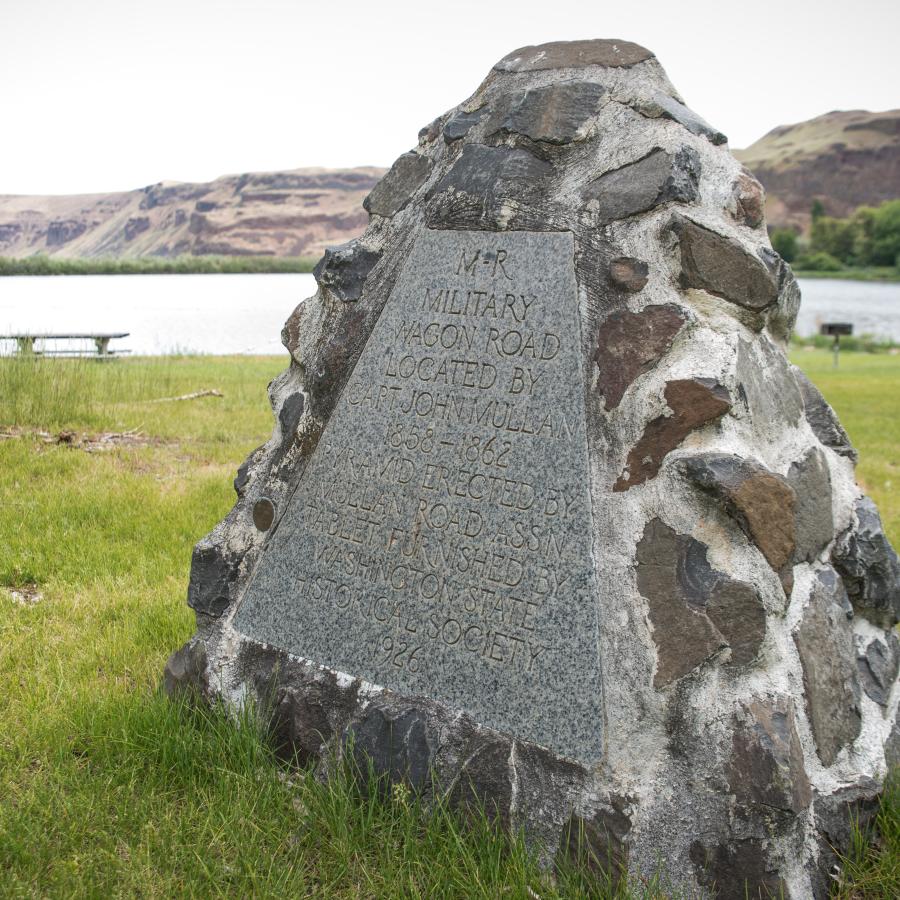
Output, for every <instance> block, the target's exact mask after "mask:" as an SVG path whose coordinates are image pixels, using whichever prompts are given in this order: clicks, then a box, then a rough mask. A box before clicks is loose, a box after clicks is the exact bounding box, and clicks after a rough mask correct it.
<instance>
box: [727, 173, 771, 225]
mask: <svg viewBox="0 0 900 900" xmlns="http://www.w3.org/2000/svg"><path fill="white" fill-rule="evenodd" d="M731 191H732V197H733V201H734V209H733V211H732V215H733V216H734V218H735V219H736V220H737V221H738V222H740V224H741V225H746V226H747V227H748V228H759V226H760V225H762V224H763V222H765V220H766V193H765V191H764V190H763V186H762V185H761V184H760V183H759V182H758V181H757V180H756V179H755V178H754V177H753V175H751V174H750V173H749V172H747V171H743V172H741V174H740V175H739V176H738V178H737V180H736V181H735V182H734V184H733V185H732V188H731Z"/></svg>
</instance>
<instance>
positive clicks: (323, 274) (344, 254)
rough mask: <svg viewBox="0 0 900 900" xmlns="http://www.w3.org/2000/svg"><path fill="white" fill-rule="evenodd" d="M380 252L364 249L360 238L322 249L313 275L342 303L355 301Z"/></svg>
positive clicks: (360, 293)
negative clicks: (323, 252)
mask: <svg viewBox="0 0 900 900" xmlns="http://www.w3.org/2000/svg"><path fill="white" fill-rule="evenodd" d="M378 257H379V254H378V253H376V252H375V251H374V250H368V249H366V248H365V247H364V246H363V245H362V244H361V243H360V242H359V241H350V242H349V243H347V244H341V246H340V247H335V248H334V249H329V250H326V251H325V255H324V256H323V257H322V258H321V259H320V260H319V262H318V264H317V265H316V267H315V269H313V275H315V276H316V281H317V282H318V283H319V285H320V286H321V287H323V288H326V289H327V290H329V291H331V292H332V293H333V294H334V295H335V296H337V297H338V298H340V299H341V300H343V301H344V302H345V303H354V302H355V301H357V300H359V298H360V296H361V295H362V290H363V285H364V284H365V283H366V279H367V278H368V277H369V272H371V271H372V267H373V266H374V265H375V263H377V262H378Z"/></svg>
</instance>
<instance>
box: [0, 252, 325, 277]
mask: <svg viewBox="0 0 900 900" xmlns="http://www.w3.org/2000/svg"><path fill="white" fill-rule="evenodd" d="M316 262H317V260H315V259H312V258H310V257H305V256H287V257H278V256H175V257H172V258H171V259H165V258H163V257H156V256H153V257H139V258H137V259H113V258H99V259H60V258H58V257H55V256H43V255H37V256H26V257H24V258H23V259H11V258H9V257H5V256H0V276H2V275H236V274H244V273H246V274H266V273H279V272H281V273H283V272H312V270H313V267H314V266H315V264H316Z"/></svg>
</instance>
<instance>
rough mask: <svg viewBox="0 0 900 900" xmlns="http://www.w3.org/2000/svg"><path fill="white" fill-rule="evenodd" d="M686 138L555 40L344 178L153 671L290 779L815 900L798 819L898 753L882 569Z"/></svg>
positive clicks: (724, 164) (784, 312)
mask: <svg viewBox="0 0 900 900" xmlns="http://www.w3.org/2000/svg"><path fill="white" fill-rule="evenodd" d="M722 140H723V136H721V135H720V134H719V133H718V132H716V131H715V130H714V129H711V128H709V127H708V126H707V125H706V124H705V123H703V122H702V120H701V119H700V118H699V117H698V116H696V115H695V114H693V113H692V112H691V111H690V110H688V109H687V108H686V107H684V106H683V104H682V102H681V100H680V98H679V97H678V94H677V92H676V90H675V88H674V87H673V86H672V85H671V84H670V83H669V81H668V79H667V77H666V75H665V73H664V72H663V70H662V68H661V67H660V65H659V63H658V61H657V60H656V59H655V58H654V57H653V55H652V54H651V53H650V52H649V51H647V50H644V49H643V48H640V47H637V46H636V45H632V44H627V43H625V42H620V41H580V42H575V43H570V44H564V43H556V44H549V45H544V46H541V47H530V48H523V49H522V50H520V51H516V52H515V53H513V54H511V55H509V56H508V57H506V58H504V59H503V60H502V61H501V62H500V63H499V64H498V65H497V67H495V68H494V69H493V70H491V71H490V72H489V73H488V75H487V78H486V79H485V81H484V83H483V84H482V85H481V86H480V87H478V88H477V90H476V91H475V92H474V93H473V94H472V95H471V96H470V97H469V98H468V99H466V100H464V101H463V102H462V103H460V104H459V105H458V106H456V107H454V108H453V109H450V110H447V111H446V112H445V113H443V114H442V115H440V116H438V117H436V118H434V120H433V121H432V122H431V124H430V125H428V126H427V127H426V128H425V129H423V130H422V132H421V133H420V135H419V141H418V144H417V146H416V149H415V151H414V152H412V153H407V154H403V155H402V156H400V158H399V159H398V160H397V162H396V163H395V164H394V166H393V167H392V169H391V171H390V172H389V173H388V174H387V175H386V176H385V178H384V179H383V181H382V182H381V183H380V184H378V185H377V186H374V187H373V185H372V184H371V182H366V184H365V186H364V190H365V191H370V192H371V193H370V195H369V199H368V200H367V203H366V206H367V208H368V209H369V211H370V217H369V220H368V225H367V227H366V231H365V233H364V234H363V235H361V236H360V237H359V238H358V239H357V240H356V241H353V242H351V243H350V244H348V245H344V246H341V247H338V248H335V249H333V250H331V251H329V252H328V253H327V254H326V256H325V257H324V259H323V260H322V261H321V262H320V263H319V265H318V266H317V268H316V277H317V280H318V287H317V291H316V293H315V295H314V296H313V297H311V298H310V299H308V300H306V301H305V302H303V303H302V304H300V305H299V306H298V307H297V308H296V309H295V311H294V312H293V314H291V316H290V317H289V318H288V320H287V322H286V324H285V327H284V330H283V332H282V339H283V342H284V344H285V346H286V347H287V349H288V352H289V354H290V357H289V368H288V369H287V370H286V371H285V372H284V373H283V374H282V375H280V376H278V377H277V378H275V379H274V380H273V381H272V382H271V384H270V386H269V400H270V403H271V407H272V411H273V416H274V421H273V425H274V427H273V433H272V436H271V438H270V439H269V440H267V441H266V442H265V443H263V444H262V445H261V446H259V447H258V448H257V449H256V450H255V451H253V453H251V454H250V456H249V457H248V458H247V460H246V461H245V462H244V463H243V464H242V465H241V467H240V469H239V471H238V474H237V477H236V479H235V489H236V491H237V501H236V504H235V507H234V509H233V510H232V511H231V512H230V513H229V515H228V516H227V517H226V519H225V520H224V521H223V522H221V523H220V524H219V525H218V526H217V527H216V529H215V530H214V531H213V532H212V533H211V534H210V535H208V536H207V537H206V538H204V539H202V540H201V541H200V542H199V543H198V544H197V547H196V549H195V552H194V557H193V562H192V569H191V577H190V584H189V589H188V598H189V603H190V604H191V606H192V607H193V608H194V609H195V610H196V619H197V634H196V636H195V637H194V638H193V640H192V641H191V642H190V644H188V646H187V647H186V648H184V649H183V650H182V651H180V652H179V653H178V654H175V655H174V656H173V658H172V661H171V662H170V664H169V666H168V669H167V672H166V675H165V681H166V685H167V687H168V688H169V689H170V690H171V691H173V692H177V691H180V690H181V686H190V687H191V689H192V690H194V691H195V692H196V694H199V695H201V696H203V697H205V698H208V699H209V700H210V701H211V702H219V701H223V702H225V703H226V704H227V705H229V706H231V707H239V706H241V705H243V704H246V703H252V704H256V705H257V706H258V708H259V709H260V710H262V711H263V712H264V714H265V715H266V716H267V717H268V718H269V724H270V726H271V728H270V732H269V733H270V735H271V737H272V741H273V743H274V744H275V747H276V749H277V750H278V752H279V753H282V754H284V755H285V756H286V757H288V758H296V759H299V760H300V761H301V762H302V763H303V764H304V765H308V766H309V767H310V768H311V769H312V770H313V772H314V775H315V776H316V777H318V778H326V777H328V776H329V775H330V773H331V772H333V771H335V769H336V767H338V766H347V765H349V766H351V767H352V768H353V769H355V770H356V772H357V774H358V775H359V777H360V785H361V786H362V787H364V788H366V789H368V790H372V791H375V792H378V793H384V792H387V791H388V790H389V789H390V786H391V785H392V784H401V785H404V786H405V788H407V789H409V790H411V791H414V792H415V793H416V794H417V802H421V804H422V806H423V809H431V808H434V806H435V805H436V804H439V803H440V804H444V803H446V804H451V805H453V806H455V807H456V808H457V809H459V810H460V811H461V812H462V813H463V814H464V815H470V814H471V815H473V816H475V817H478V816H480V815H481V810H482V809H486V810H487V812H488V814H489V815H490V816H492V817H494V818H496V819H497V820H498V821H499V822H500V823H501V824H502V825H503V826H504V827H508V828H510V829H512V830H515V831H517V832H518V831H519V830H523V831H524V833H525V835H526V837H527V839H528V841H529V844H530V846H531V847H532V848H533V850H534V852H535V853H536V854H537V855H538V858H539V860H540V862H541V864H542V865H544V866H546V867H549V866H551V865H553V864H554V862H557V863H558V864H560V865H562V864H563V861H564V860H568V861H569V862H573V863H575V865H577V866H581V867H583V868H584V869H586V870H588V872H590V871H591V870H594V871H595V872H596V873H597V874H598V875H599V874H601V873H603V874H604V877H606V876H608V877H609V879H610V880H612V881H613V882H615V881H616V880H617V879H624V878H625V877H626V876H627V878H628V883H635V884H637V883H639V882H640V881H641V880H642V879H648V878H652V877H653V876H654V874H656V873H657V871H658V869H659V862H660V859H662V860H663V861H664V865H665V871H664V873H662V874H663V877H664V878H665V879H666V882H667V884H668V885H671V890H672V892H673V893H677V894H679V895H684V896H700V895H703V894H710V895H715V896H720V897H732V896H733V897H744V896H745V894H746V895H749V896H760V895H764V894H766V893H767V892H768V893H775V894H777V893H778V892H783V893H784V894H785V895H790V896H791V897H794V898H795V900H799V898H804V897H809V896H815V895H816V892H817V891H818V892H819V893H821V891H822V885H823V884H827V883H828V879H829V874H830V872H829V867H830V865H831V861H830V858H829V857H828V856H827V854H826V853H825V852H824V851H823V850H822V846H821V841H822V840H823V834H830V830H833V829H832V825H830V824H828V823H827V822H826V818H827V816H828V812H827V809H828V804H829V803H830V802H834V803H836V804H840V803H841V800H840V793H839V790H840V789H839V787H838V786H839V785H841V786H844V787H846V786H847V785H850V786H852V787H853V788H854V789H856V788H859V789H860V790H868V787H866V786H867V785H868V786H871V787H872V790H877V788H878V786H879V783H880V780H881V779H882V778H883V777H884V771H885V770H884V766H885V760H886V759H888V760H890V759H892V758H893V755H894V754H895V753H896V752H897V750H896V746H897V744H900V738H898V737H897V736H896V727H895V728H894V732H893V733H894V737H892V738H890V739H888V740H887V743H885V740H886V737H887V733H888V732H889V730H890V725H891V723H895V721H896V719H895V712H896V710H895V707H896V702H897V692H896V690H895V689H894V688H893V684H894V683H895V681H896V670H897V639H896V638H895V637H894V636H893V635H892V634H891V633H890V631H889V628H890V625H891V624H892V623H893V622H894V621H895V619H896V614H897V611H898V606H900V597H898V590H900V588H898V583H897V582H898V578H897V576H898V567H900V564H898V562H897V560H896V557H895V556H894V555H893V551H891V550H890V548H889V545H888V544H887V541H886V540H885V538H884V535H883V533H882V531H881V527H880V522H878V519H877V513H875V511H874V507H871V504H869V505H868V506H867V505H866V504H867V501H860V503H857V504H856V508H855V510H854V500H853V498H855V497H857V496H858V493H859V492H858V489H856V488H855V486H854V483H853V474H852V467H851V465H850V464H848V463H847V462H845V460H844V459H841V458H838V456H834V455H833V453H837V454H838V455H839V456H844V457H850V458H852V451H851V450H850V449H849V444H847V443H846V439H845V436H844V435H843V432H842V431H841V430H840V426H839V425H838V424H837V421H836V419H835V418H834V415H833V413H831V411H830V410H829V409H828V407H827V404H825V401H824V400H822V399H821V396H820V395H818V394H817V392H815V391H814V389H811V387H810V386H808V385H807V384H806V383H805V382H804V380H803V379H802V378H801V377H800V376H799V375H798V374H797V373H795V371H794V370H793V369H792V368H791V366H790V365H789V363H788V361H787V359H786V357H785V355H784V352H783V346H784V343H785V340H786V338H787V336H788V334H789V331H790V328H791V327H792V322H793V318H794V316H795V315H796V310H797V305H798V303H799V299H800V298H799V290H798V289H797V285H796V282H795V280H794V278H793V276H792V274H791V272H790V267H789V266H787V264H786V263H785V262H784V260H782V259H781V258H780V257H779V256H778V255H777V254H775V253H774V252H773V251H772V250H771V248H770V246H769V243H768V238H767V235H766V232H765V229H764V228H763V227H762V226H763V218H762V203H763V200H762V194H761V191H760V190H759V186H758V184H756V183H755V182H754V181H753V180H752V179H749V178H748V177H747V176H746V173H744V172H743V171H742V169H741V167H740V165H739V164H738V162H737V161H736V160H734V159H733V158H732V157H731V156H730V155H729V153H728V150H727V148H726V147H725V146H724V145H723V144H721V143H720V141H722ZM270 188H272V186H270ZM272 189H274V188H272ZM160 190H163V189H160V188H154V189H153V190H152V191H150V192H149V193H148V195H147V203H148V204H151V205H152V202H156V200H155V199H154V198H157V195H158V194H159V191H160ZM165 190H166V191H168V190H182V189H181V188H171V189H170V188H165ZM362 193H363V192H360V196H361V195H362ZM151 194H153V197H151V196H150V195H151ZM212 199H215V198H212ZM197 201H200V202H201V203H204V204H206V203H208V202H211V200H210V198H209V197H206V196H204V197H202V198H201V197H199V195H198V196H192V197H191V199H190V206H191V211H192V212H193V214H194V215H195V217H196V219H195V224H196V227H197V228H200V229H201V230H202V231H203V232H204V235H207V237H208V236H209V233H210V229H214V228H215V221H216V216H217V214H218V213H219V211H220V210H219V209H218V208H216V209H213V208H209V209H208V210H207V211H205V212H202V211H197V210H194V209H193V206H194V203H195V202H197ZM216 202H218V201H216ZM128 215H131V213H129V214H128ZM354 215H358V216H359V217H360V218H358V219H354V221H358V222H360V223H362V222H363V221H364V220H365V213H364V212H363V211H360V210H357V212H356V213H355V214H354ZM126 218H127V216H123V217H122V221H125V219H126ZM201 220H202V221H201ZM183 224H184V227H185V228H187V227H188V224H187V222H185V223H183ZM142 239H143V236H142V237H141V238H139V239H137V238H136V239H135V243H137V242H138V241H139V240H142ZM0 241H2V235H0ZM0 249H2V248H0ZM723 298H724V299H723ZM801 392H802V394H801ZM804 413H805V415H806V419H805V420H804ZM807 423H809V427H807ZM672 451H675V453H672ZM669 454H672V459H671V460H670V459H669ZM667 463H670V464H667ZM637 486H640V487H639V489H637V490H631V488H633V487H637ZM847 523H850V527H849V528H847ZM837 528H840V529H845V528H846V531H845V532H844V533H843V534H841V535H840V536H839V537H838V539H837V540H836V539H835V538H836V536H835V534H834V531H835V529H837ZM742 531H743V533H741V532H742ZM795 545H796V546H795ZM829 549H831V551H832V557H833V561H834V565H835V567H836V568H837V570H838V571H839V572H840V578H841V579H843V583H844V584H846V586H847V590H848V591H849V593H850V595H851V599H852V601H853V603H854V605H855V606H856V609H857V610H858V612H859V613H860V615H859V616H857V617H853V616H852V615H850V613H851V612H852V610H851V607H850V606H849V604H848V603H847V601H846V598H845V596H844V594H843V589H842V587H841V580H840V579H839V578H838V575H837V574H836V572H835V571H833V570H830V569H823V555H824V554H826V553H828V552H829ZM773 568H774V569H775V570H776V571H777V574H778V577H779V578H781V579H782V583H783V584H784V585H785V587H786V588H788V587H790V579H791V576H792V575H794V576H796V583H795V584H794V586H793V592H792V593H791V595H790V597H789V599H787V598H786V597H785V592H784V591H782V590H781V589H780V588H779V586H778V583H777V582H776V580H775V578H774V577H773V574H772V573H773ZM862 616H865V617H866V619H867V620H866V619H863V618H862ZM863 692H865V696H863ZM798 735H799V737H798ZM817 756H818V757H819V759H817ZM823 764H824V765H825V766H832V767H833V768H832V770H831V771H829V772H825V773H823V772H822V765H823ZM807 773H808V775H807ZM370 774H371V775H372V776H373V777H374V778H373V780H370ZM810 782H812V783H813V785H814V787H813V788H811V785H810ZM811 794H812V803H811V802H810V797H811ZM811 806H812V807H815V808H814V809H813V808H811ZM585 877H586V878H589V876H588V875H585ZM622 883H624V882H622ZM591 887H593V886H591Z"/></svg>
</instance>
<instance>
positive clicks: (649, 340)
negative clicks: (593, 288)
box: [594, 279, 686, 409]
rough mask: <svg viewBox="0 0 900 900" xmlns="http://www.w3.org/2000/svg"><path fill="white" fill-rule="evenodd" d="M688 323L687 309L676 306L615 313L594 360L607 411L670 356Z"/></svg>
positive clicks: (599, 340)
mask: <svg viewBox="0 0 900 900" xmlns="http://www.w3.org/2000/svg"><path fill="white" fill-rule="evenodd" d="M645 280H646V279H645ZM685 321H686V316H685V313H684V310H682V309H681V308H680V307H678V306H674V305H672V304H665V305H662V306H647V307H645V308H644V309H642V310H641V311H640V312H637V313H633V312H628V311H623V312H615V313H613V314H612V315H611V316H609V317H608V318H607V319H606V321H605V322H604V323H603V325H602V326H601V327H600V333H599V335H598V338H597V350H596V353H595V354H594V359H595V361H596V363H597V368H598V369H599V376H598V382H597V383H598V387H599V388H600V390H601V391H602V392H603V397H604V401H605V404H606V408H607V409H614V408H615V407H616V406H618V405H619V401H620V400H621V399H622V396H623V395H624V393H625V391H626V390H627V389H628V387H629V385H631V384H632V382H633V381H634V380H635V379H636V378H637V377H638V376H639V375H642V374H643V373H644V372H647V371H649V370H650V369H651V368H653V366H655V365H656V363H658V362H659V360H660V359H662V357H663V356H665V354H666V353H668V351H669V348H670V347H671V346H672V342H673V341H674V340H675V336H676V335H677V334H678V332H679V331H680V330H681V328H682V326H683V325H684V323H685Z"/></svg>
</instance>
